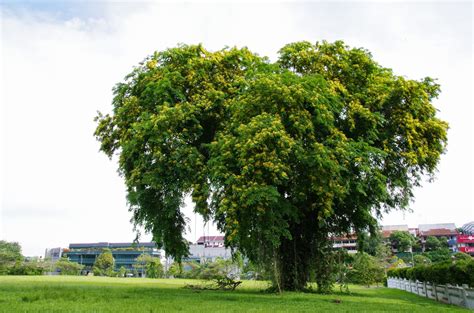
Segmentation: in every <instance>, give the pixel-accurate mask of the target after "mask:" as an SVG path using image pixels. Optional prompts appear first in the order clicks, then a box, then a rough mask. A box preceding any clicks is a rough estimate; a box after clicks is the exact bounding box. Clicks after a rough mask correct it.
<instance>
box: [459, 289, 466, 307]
mask: <svg viewBox="0 0 474 313" xmlns="http://www.w3.org/2000/svg"><path fill="white" fill-rule="evenodd" d="M459 289H461V293H462V301H463V306H464V307H466V308H467V290H466V289H465V288H464V287H460V288H459Z"/></svg>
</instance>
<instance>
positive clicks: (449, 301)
mask: <svg viewBox="0 0 474 313" xmlns="http://www.w3.org/2000/svg"><path fill="white" fill-rule="evenodd" d="M444 289H445V290H446V296H448V303H449V304H451V296H450V294H449V287H448V284H446V285H444Z"/></svg>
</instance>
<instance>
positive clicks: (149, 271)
mask: <svg viewBox="0 0 474 313" xmlns="http://www.w3.org/2000/svg"><path fill="white" fill-rule="evenodd" d="M133 267H134V269H135V271H136V272H137V273H143V274H145V275H146V277H148V278H160V277H163V275H164V269H163V265H162V264H161V261H160V258H157V257H153V256H151V255H149V254H142V255H140V256H139V257H138V258H137V259H136V263H135V264H133Z"/></svg>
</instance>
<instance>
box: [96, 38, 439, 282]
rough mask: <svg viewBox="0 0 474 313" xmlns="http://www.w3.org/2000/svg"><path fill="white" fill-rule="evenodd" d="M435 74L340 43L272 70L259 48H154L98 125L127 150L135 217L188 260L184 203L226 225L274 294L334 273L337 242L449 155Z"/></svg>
mask: <svg viewBox="0 0 474 313" xmlns="http://www.w3.org/2000/svg"><path fill="white" fill-rule="evenodd" d="M438 93H439V86H438V85H437V84H436V83H435V82H434V80H433V79H431V78H424V79H422V80H419V81H416V80H409V79H406V78H404V77H401V76H396V75H394V74H393V73H392V71H391V70H390V69H387V68H383V67H381V66H380V65H378V64H377V63H376V62H375V61H373V59H372V57H371V55H370V53H369V52H367V51H366V50H364V49H358V48H349V47H347V46H345V45H344V44H343V43H342V42H340V41H337V42H335V43H327V42H322V43H316V44H311V43H309V42H298V43H292V44H289V45H287V46H285V47H283V48H282V49H281V50H280V57H279V59H278V61H277V62H275V63H272V62H270V61H269V60H268V59H267V58H265V57H260V56H258V55H256V54H254V53H252V52H250V51H249V50H248V49H246V48H244V49H237V48H231V49H228V48H226V49H223V50H221V51H217V52H210V51H207V50H205V49H204V48H203V47H202V46H201V45H197V46H187V45H182V46H179V47H177V48H172V49H168V50H165V51H162V52H156V53H154V54H153V55H151V56H149V57H148V58H146V59H145V60H144V61H143V62H142V63H140V64H139V65H138V66H137V67H136V68H135V69H134V70H133V72H132V73H131V74H129V75H128V76H127V77H126V79H125V81H124V82H122V83H119V84H117V85H116V87H115V89H114V95H115V97H114V99H113V113H111V114H106V115H103V114H101V113H99V116H98V117H97V121H98V126H97V130H96V132H95V135H96V137H97V139H98V140H99V141H100V142H101V150H102V151H104V152H105V153H106V154H107V155H108V156H109V157H113V156H114V155H118V163H119V173H120V174H121V175H122V176H123V177H124V179H125V183H126V186H127V197H128V202H129V205H130V210H131V211H132V212H133V220H134V222H135V224H136V225H142V226H143V227H144V228H145V230H146V231H149V232H151V233H152V234H153V238H154V240H155V242H156V243H157V244H158V245H159V246H163V247H164V249H165V250H166V252H167V253H168V254H169V255H171V256H173V257H174V258H175V259H176V260H178V261H180V260H181V258H182V257H183V256H184V255H186V254H187V253H188V247H187V242H186V241H185V240H184V239H183V233H184V231H185V226H186V220H185V217H184V216H183V213H182V212H181V210H180V208H181V207H182V206H183V201H184V198H185V197H186V195H191V196H192V199H193V201H194V203H195V211H196V212H197V213H200V214H202V215H203V216H204V218H205V219H206V220H213V221H216V222H217V225H218V228H219V229H220V230H221V231H222V232H224V233H225V242H226V245H227V246H229V247H232V248H234V249H235V250H238V251H240V252H241V253H243V255H245V256H246V257H248V258H249V259H250V260H251V261H252V262H254V263H255V264H261V265H264V266H266V267H267V268H269V269H271V271H272V273H273V274H274V275H273V276H274V277H273V280H274V284H275V287H278V288H280V289H285V290H295V289H302V288H304V287H305V286H306V283H307V282H308V280H309V279H310V277H311V275H312V274H314V277H315V279H316V281H317V282H318V286H319V288H320V289H321V290H324V289H327V288H328V287H329V286H330V284H329V282H330V276H331V275H328V274H327V270H326V269H327V264H328V262H330V260H331V258H330V257H329V254H330V253H331V242H330V239H329V238H330V236H332V235H335V234H340V233H345V232H349V231H356V232H360V231H363V230H369V231H374V230H375V226H376V218H375V217H377V216H380V215H381V214H382V213H384V212H386V211H389V210H392V209H404V208H406V207H407V205H408V202H409V200H410V198H411V197H412V190H413V187H415V186H418V185H420V181H421V179H422V177H423V176H425V175H427V176H428V177H431V176H432V175H433V174H434V172H435V170H436V165H437V163H438V161H439V158H440V155H441V154H442V152H443V151H444V149H445V144H446V130H447V124H446V123H445V122H443V121H441V120H439V119H438V118H436V109H435V108H434V107H433V105H432V103H431V102H432V99H433V98H435V97H436V96H437V95H438Z"/></svg>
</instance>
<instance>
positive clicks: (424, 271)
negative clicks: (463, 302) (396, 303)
mask: <svg viewBox="0 0 474 313" xmlns="http://www.w3.org/2000/svg"><path fill="white" fill-rule="evenodd" d="M387 276H388V277H396V278H405V279H411V280H418V281H425V282H430V283H435V284H441V285H444V284H451V285H462V284H466V285H469V286H471V287H474V260H472V259H464V260H460V261H455V262H441V263H436V264H433V265H422V266H415V267H407V268H397V269H390V270H389V271H388V273H387Z"/></svg>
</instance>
